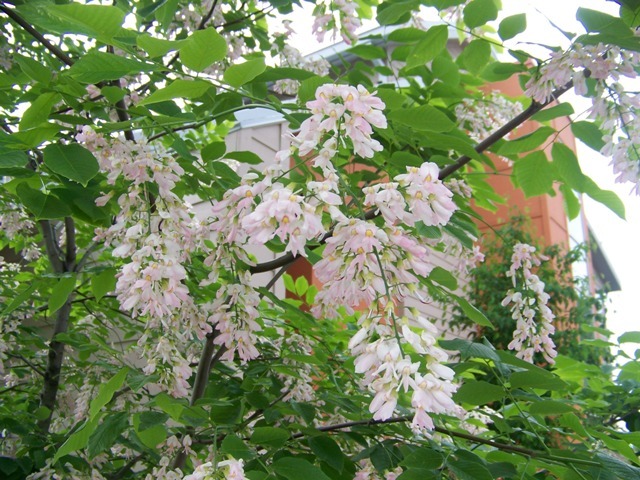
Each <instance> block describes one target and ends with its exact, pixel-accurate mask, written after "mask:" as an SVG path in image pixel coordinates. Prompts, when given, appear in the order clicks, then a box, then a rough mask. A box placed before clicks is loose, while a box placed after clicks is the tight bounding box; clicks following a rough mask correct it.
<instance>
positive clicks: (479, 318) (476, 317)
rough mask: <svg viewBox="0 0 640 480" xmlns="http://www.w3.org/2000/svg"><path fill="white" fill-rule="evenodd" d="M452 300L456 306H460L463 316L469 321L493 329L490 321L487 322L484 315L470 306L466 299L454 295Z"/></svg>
mask: <svg viewBox="0 0 640 480" xmlns="http://www.w3.org/2000/svg"><path fill="white" fill-rule="evenodd" d="M454 299H455V301H456V302H457V303H458V305H460V308H461V309H462V311H463V312H464V314H465V315H466V316H467V317H469V319H470V320H472V321H473V322H475V323H477V324H478V325H480V326H482V327H489V328H495V327H494V326H493V323H491V320H489V319H488V318H487V317H486V316H485V314H484V313H482V312H481V311H480V310H478V309H477V308H476V307H474V306H473V305H471V304H470V303H469V302H468V301H467V299H466V298H464V297H459V296H457V295H455V296H454Z"/></svg>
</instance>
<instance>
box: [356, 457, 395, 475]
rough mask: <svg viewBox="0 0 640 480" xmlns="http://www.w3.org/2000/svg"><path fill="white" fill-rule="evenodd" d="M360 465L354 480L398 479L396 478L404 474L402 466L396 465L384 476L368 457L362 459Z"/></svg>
mask: <svg viewBox="0 0 640 480" xmlns="http://www.w3.org/2000/svg"><path fill="white" fill-rule="evenodd" d="M358 467H359V470H358V471H357V472H356V474H355V476H354V477H353V480H396V478H398V476H400V475H401V474H402V467H396V468H394V469H393V470H390V471H387V472H386V473H385V474H384V478H382V477H380V475H379V474H378V471H377V470H376V468H375V467H374V466H373V463H371V460H370V459H368V458H365V459H363V460H360V461H359V462H358Z"/></svg>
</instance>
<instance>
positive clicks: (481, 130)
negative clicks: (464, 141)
mask: <svg viewBox="0 0 640 480" xmlns="http://www.w3.org/2000/svg"><path fill="white" fill-rule="evenodd" d="M455 113H456V118H457V119H458V125H460V126H461V127H462V128H464V129H466V130H468V131H469V136H470V137H471V138H473V139H474V140H476V141H478V142H479V141H482V140H484V139H485V138H487V137H488V136H489V135H491V134H492V133H493V132H494V131H495V130H497V129H498V128H500V127H501V126H502V125H504V124H505V123H507V122H508V121H509V120H511V119H513V118H514V117H516V116H517V115H519V114H520V113H522V104H521V103H520V102H517V101H515V102H510V101H509V100H507V99H506V97H504V96H503V95H499V94H498V92H495V91H494V92H491V95H489V96H488V97H486V96H483V97H482V98H479V99H472V98H465V99H463V100H462V103H459V104H458V105H456V108H455ZM509 136H511V134H509V135H508V136H507V137H506V138H509Z"/></svg>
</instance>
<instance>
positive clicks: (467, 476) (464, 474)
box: [447, 0, 493, 480]
mask: <svg viewBox="0 0 640 480" xmlns="http://www.w3.org/2000/svg"><path fill="white" fill-rule="evenodd" d="M476 1H477V0H476ZM447 466H448V467H449V470H451V472H453V473H454V474H455V475H456V478H457V479H458V480H493V475H491V472H490V471H489V470H488V469H487V467H485V466H484V465H483V464H482V463H480V462H472V461H470V460H467V459H460V460H449V461H447Z"/></svg>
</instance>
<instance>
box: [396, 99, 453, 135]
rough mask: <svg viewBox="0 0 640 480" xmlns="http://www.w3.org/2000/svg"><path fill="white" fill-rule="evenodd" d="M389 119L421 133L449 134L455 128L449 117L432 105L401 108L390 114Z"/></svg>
mask: <svg viewBox="0 0 640 480" xmlns="http://www.w3.org/2000/svg"><path fill="white" fill-rule="evenodd" d="M388 118H390V119H391V120H393V121H394V122H397V123H400V124H402V125H406V126H408V127H411V128H413V129H414V130H420V131H429V132H449V131H451V130H452V129H453V128H454V127H455V124H454V123H453V122H452V121H451V120H450V119H449V117H448V116H447V115H445V114H444V113H442V112H441V111H440V110H438V109H437V108H435V107H432V106H431V105H422V106H420V107H413V108H399V109H397V110H393V111H392V112H390V113H389V115H388Z"/></svg>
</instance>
